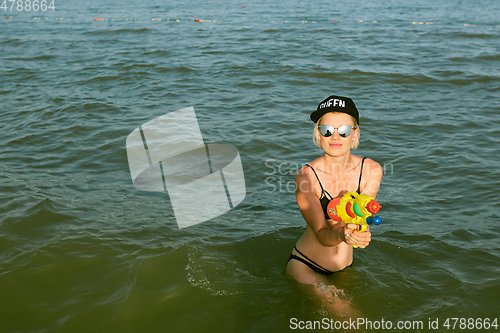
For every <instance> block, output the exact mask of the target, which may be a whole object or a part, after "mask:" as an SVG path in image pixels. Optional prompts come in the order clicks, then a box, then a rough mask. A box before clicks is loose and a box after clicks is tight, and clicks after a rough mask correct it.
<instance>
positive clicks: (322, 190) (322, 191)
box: [297, 163, 332, 253]
mask: <svg viewBox="0 0 500 333" xmlns="http://www.w3.org/2000/svg"><path fill="white" fill-rule="evenodd" d="M305 165H307V166H308V167H310V168H311V169H312V171H313V172H314V175H316V178H317V179H318V183H319V186H321V193H323V194H324V193H326V194H328V196H329V197H330V200H331V199H332V196H331V195H330V193H328V191H325V189H324V188H323V185H322V184H321V180H319V177H318V174H317V173H316V170H314V168H313V167H312V166H310V165H309V164H307V163H306V164H305ZM297 252H298V251H297ZM299 253H300V252H299Z"/></svg>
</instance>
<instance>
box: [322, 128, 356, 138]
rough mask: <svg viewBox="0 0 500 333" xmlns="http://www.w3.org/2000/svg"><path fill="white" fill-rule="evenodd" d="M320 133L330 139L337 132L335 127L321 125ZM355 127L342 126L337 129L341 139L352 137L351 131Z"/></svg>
mask: <svg viewBox="0 0 500 333" xmlns="http://www.w3.org/2000/svg"><path fill="white" fill-rule="evenodd" d="M318 128H319V131H320V132H321V135H323V136H324V137H325V138H328V137H330V136H332V135H333V132H334V131H335V127H333V126H332V125H321V126H318ZM353 128H354V127H352V126H348V125H342V126H340V127H339V128H337V130H338V132H339V135H340V137H342V138H347V137H348V136H349V135H351V130H352V129H353Z"/></svg>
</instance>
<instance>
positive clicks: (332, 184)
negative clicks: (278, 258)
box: [292, 155, 364, 271]
mask: <svg viewBox="0 0 500 333" xmlns="http://www.w3.org/2000/svg"><path fill="white" fill-rule="evenodd" d="M351 157H352V165H353V168H352V169H351V170H347V172H344V173H343V174H339V172H338V171H339V170H323V169H322V167H321V164H320V163H319V162H318V161H319V160H320V159H316V160H314V161H312V162H311V163H309V164H310V165H311V166H312V167H313V168H314V170H315V171H316V173H317V175H318V177H319V178H320V180H321V184H322V185H323V188H324V189H325V190H326V191H327V192H328V193H330V194H331V195H332V196H333V197H336V196H337V195H338V194H339V192H340V191H342V190H347V191H356V190H357V188H358V183H359V174H360V171H361V160H362V158H361V157H358V156H355V155H351ZM304 168H307V169H310V168H309V167H307V166H305V167H304ZM329 171H330V172H329ZM335 171H336V172H335ZM311 174H312V177H310V179H311V181H312V182H313V184H314V194H315V196H316V197H317V198H318V200H319V199H320V198H321V197H322V195H323V193H322V190H321V186H320V185H319V183H318V180H317V179H316V176H315V175H314V174H313V173H312V170H311ZM363 185H364V184H363V180H361V186H360V187H361V189H363ZM327 223H329V224H330V225H331V226H332V227H333V228H335V227H339V228H341V227H342V226H343V225H344V223H343V222H335V221H332V220H327ZM336 223H340V224H339V225H337V224H336ZM296 246H297V248H298V249H299V250H300V251H301V252H303V253H304V254H305V255H307V256H308V257H309V258H311V259H312V260H314V261H315V262H316V263H318V264H319V265H321V266H323V267H324V268H326V269H329V270H331V271H338V270H342V269H344V268H345V267H347V266H349V265H350V264H351V263H352V254H353V248H352V246H350V245H347V244H346V243H340V244H339V245H337V246H334V247H328V246H323V245H322V244H321V243H320V242H319V241H318V239H317V238H316V235H315V233H314V231H313V230H312V229H311V228H310V227H309V225H307V227H306V231H305V233H304V234H303V235H302V237H300V239H299V240H298V241H297V244H296ZM292 253H294V254H297V253H296V251H295V250H293V252H292Z"/></svg>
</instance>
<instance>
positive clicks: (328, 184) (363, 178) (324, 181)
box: [286, 96, 382, 311]
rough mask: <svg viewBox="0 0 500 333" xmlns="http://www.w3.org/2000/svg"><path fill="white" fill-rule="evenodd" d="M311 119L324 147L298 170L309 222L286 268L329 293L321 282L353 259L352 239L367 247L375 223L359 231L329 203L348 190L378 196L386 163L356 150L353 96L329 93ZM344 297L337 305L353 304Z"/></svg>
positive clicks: (299, 201) (325, 282)
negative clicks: (331, 213)
mask: <svg viewBox="0 0 500 333" xmlns="http://www.w3.org/2000/svg"><path fill="white" fill-rule="evenodd" d="M311 120H312V121H313V122H314V123H316V124H315V127H314V132H313V141H314V143H315V144H316V145H317V146H319V147H320V148H321V149H323V150H324V152H325V153H324V155H323V156H321V157H319V158H317V159H315V160H314V161H312V162H310V163H308V164H306V165H304V167H302V168H301V169H300V170H299V171H298V173H297V175H296V176H295V185H296V197H297V204H298V206H299V209H300V212H301V213H302V216H303V217H304V220H305V221H306V223H307V225H306V230H305V232H304V234H303V235H302V237H300V239H299V240H298V241H297V243H296V245H295V247H294V248H293V250H292V254H291V255H290V258H289V259H288V263H287V265H286V273H287V274H289V275H290V276H292V277H293V278H294V279H295V280H297V281H298V282H300V283H301V284H303V285H309V286H311V288H309V289H310V290H311V291H312V292H313V293H315V294H318V295H321V296H324V295H325V293H324V292H323V291H321V289H320V286H322V285H323V286H325V285H331V283H329V281H328V277H329V276H331V275H332V274H334V273H335V272H337V271H340V270H343V269H344V268H346V267H348V266H350V265H351V263H352V260H353V245H356V246H358V247H360V248H365V247H366V246H368V244H369V243H370V240H371V233H370V229H368V230H366V231H365V232H358V231H356V229H357V225H354V224H347V225H346V224H344V223H343V222H336V221H333V220H331V219H330V218H329V217H328V214H327V210H326V207H327V205H328V203H329V202H330V200H332V199H333V198H335V197H342V196H343V195H344V194H345V193H346V191H357V193H364V194H368V195H370V196H372V197H374V198H375V197H376V195H377V191H378V189H379V186H380V182H381V180H382V168H381V166H380V165H379V164H378V163H377V162H375V161H373V160H371V159H369V158H362V157H359V156H356V155H353V154H351V149H354V148H357V146H358V144H359V136H360V131H359V113H358V110H357V108H356V106H355V105H354V102H353V101H352V100H351V99H350V98H347V97H341V96H330V97H328V98H327V99H325V100H324V101H322V102H321V103H320V104H319V105H318V108H317V110H316V111H314V112H313V113H312V114H311ZM331 194H333V195H331ZM331 297H334V298H335V295H333V296H330V298H331ZM322 298H324V297H322ZM333 301H335V299H333ZM334 303H335V302H334ZM339 303H342V302H337V307H339V306H344V307H346V308H348V307H349V304H346V302H344V304H343V305H340V304H339ZM347 311H349V310H347Z"/></svg>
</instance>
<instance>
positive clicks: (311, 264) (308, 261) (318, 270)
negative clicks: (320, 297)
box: [287, 246, 350, 275]
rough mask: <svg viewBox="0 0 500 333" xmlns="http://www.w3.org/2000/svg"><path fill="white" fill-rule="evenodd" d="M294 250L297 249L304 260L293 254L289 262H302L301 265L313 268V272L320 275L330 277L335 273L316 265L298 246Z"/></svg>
mask: <svg viewBox="0 0 500 333" xmlns="http://www.w3.org/2000/svg"><path fill="white" fill-rule="evenodd" d="M293 248H294V249H295V251H297V252H298V253H299V254H300V255H301V256H302V257H304V258H301V257H299V256H296V255H295V254H293V253H292V254H290V257H289V258H288V261H290V260H292V259H295V260H298V261H300V262H301V263H303V264H305V265H307V266H308V267H309V268H311V269H312V270H313V271H315V272H316V273H319V274H323V275H330V274H333V273H335V272H334V271H331V270H329V269H326V268H324V267H323V266H321V265H319V264H317V263H315V262H314V261H313V260H311V259H309V258H308V257H307V256H305V255H304V253H302V252H300V251H299V249H297V246H294V247H293ZM288 261H287V263H288ZM349 266H350V265H349ZM337 272H338V271H337Z"/></svg>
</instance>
